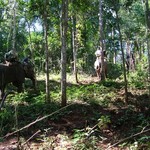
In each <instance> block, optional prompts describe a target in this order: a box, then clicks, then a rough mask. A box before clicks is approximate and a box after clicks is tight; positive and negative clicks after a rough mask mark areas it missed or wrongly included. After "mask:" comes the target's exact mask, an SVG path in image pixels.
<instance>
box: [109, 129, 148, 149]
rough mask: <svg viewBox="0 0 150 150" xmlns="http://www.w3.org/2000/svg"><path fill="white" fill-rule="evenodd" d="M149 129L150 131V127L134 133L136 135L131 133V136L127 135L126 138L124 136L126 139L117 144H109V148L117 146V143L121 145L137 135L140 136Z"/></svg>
mask: <svg viewBox="0 0 150 150" xmlns="http://www.w3.org/2000/svg"><path fill="white" fill-rule="evenodd" d="M149 131H150V129H147V130H144V131H143V130H142V131H141V132H139V133H136V134H134V135H131V136H129V137H126V138H124V139H122V140H120V141H118V142H117V143H115V144H113V145H111V146H109V147H108V148H107V149H110V148H112V147H115V146H117V145H119V144H121V143H123V142H125V141H127V140H129V139H132V138H134V137H136V136H139V135H141V134H144V133H146V132H149Z"/></svg>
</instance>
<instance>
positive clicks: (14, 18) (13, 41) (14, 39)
mask: <svg viewBox="0 0 150 150" xmlns="http://www.w3.org/2000/svg"><path fill="white" fill-rule="evenodd" d="M13 5H14V6H13V8H12V9H13V37H12V49H13V50H14V51H15V45H16V9H17V8H16V0H14V4H13Z"/></svg>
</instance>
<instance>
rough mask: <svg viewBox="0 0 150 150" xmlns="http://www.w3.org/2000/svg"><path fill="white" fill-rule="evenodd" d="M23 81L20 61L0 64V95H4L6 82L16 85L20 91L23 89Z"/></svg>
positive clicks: (23, 72) (23, 73)
mask: <svg viewBox="0 0 150 150" xmlns="http://www.w3.org/2000/svg"><path fill="white" fill-rule="evenodd" d="M24 82H25V71H24V68H23V65H22V64H21V63H20V62H14V63H12V64H11V65H7V64H0V92H1V93H0V94H1V95H0V96H1V99H3V97H4V93H5V88H6V86H7V84H9V83H12V84H13V85H14V86H16V87H17V91H18V92H19V93H20V92H22V91H23V83H24Z"/></svg>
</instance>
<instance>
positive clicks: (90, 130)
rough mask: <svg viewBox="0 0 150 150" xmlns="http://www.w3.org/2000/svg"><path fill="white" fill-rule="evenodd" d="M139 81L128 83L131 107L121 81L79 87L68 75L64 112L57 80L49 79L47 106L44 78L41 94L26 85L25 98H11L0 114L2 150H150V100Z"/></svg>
mask: <svg viewBox="0 0 150 150" xmlns="http://www.w3.org/2000/svg"><path fill="white" fill-rule="evenodd" d="M136 77H137V76H136ZM139 77H140V76H138V77H137V78H135V77H133V74H131V75H130V77H128V98H129V101H128V104H127V103H126V102H125V100H124V97H125V92H124V84H123V80H122V77H119V78H117V79H115V80H114V79H106V80H105V81H99V80H98V79H97V77H91V76H88V75H86V74H84V75H82V76H81V75H80V76H79V83H78V84H76V83H75V81H74V80H73V79H74V77H73V75H68V82H67V85H68V86H67V99H68V101H67V107H66V108H61V107H60V82H59V81H60V76H59V75H57V76H56V75H54V76H53V75H51V80H50V93H51V102H49V103H48V102H45V89H44V84H45V81H44V78H43V76H39V77H38V80H37V84H38V90H37V91H34V90H33V89H30V88H29V85H30V81H27V82H26V86H27V88H26V90H25V92H24V93H21V94H17V93H16V94H15V95H9V96H8V98H7V100H6V102H5V106H4V107H3V108H2V110H1V112H0V150H2V149H3V150H5V149H10V150H11V149H17V148H18V149H22V150H29V149H32V150H36V149H40V150H41V149H42V150H53V149H54V150H84V149H85V150H87V149H88V150H94V149H95V150H97V149H99V150H101V149H102V150H105V149H110V150H118V149H125V150H126V149H132V150H144V149H149V148H150V142H149V141H150V134H149V133H150V132H148V131H149V129H150V125H149V124H150V118H149V112H150V105H149V94H148V90H147V88H146V85H145V82H142V80H139V79H138V78H139ZM133 78H134V80H133ZM136 79H137V80H136ZM140 82H141V83H140ZM42 117H45V118H42ZM19 129H20V130H19Z"/></svg>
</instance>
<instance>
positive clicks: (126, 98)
mask: <svg viewBox="0 0 150 150" xmlns="http://www.w3.org/2000/svg"><path fill="white" fill-rule="evenodd" d="M116 19H117V26H118V31H119V40H120V47H121V52H122V63H123V75H124V85H125V102H126V103H128V88H127V77H126V69H125V59H124V51H123V44H122V34H121V31H120V25H119V17H118V11H117V9H116Z"/></svg>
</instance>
